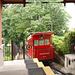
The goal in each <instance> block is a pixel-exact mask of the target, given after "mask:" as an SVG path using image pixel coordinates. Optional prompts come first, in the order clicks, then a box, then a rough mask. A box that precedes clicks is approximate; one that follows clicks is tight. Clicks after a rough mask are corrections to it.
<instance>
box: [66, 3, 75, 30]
mask: <svg viewBox="0 0 75 75" xmlns="http://www.w3.org/2000/svg"><path fill="white" fill-rule="evenodd" d="M65 10H66V11H67V12H68V13H69V14H70V15H71V17H72V18H71V19H70V20H69V21H70V22H69V29H70V30H71V29H72V28H75V4H74V3H67V4H66V8H65Z"/></svg>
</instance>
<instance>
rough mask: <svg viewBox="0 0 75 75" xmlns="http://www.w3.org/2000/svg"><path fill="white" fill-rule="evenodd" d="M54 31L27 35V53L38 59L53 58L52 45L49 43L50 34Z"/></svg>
mask: <svg viewBox="0 0 75 75" xmlns="http://www.w3.org/2000/svg"><path fill="white" fill-rule="evenodd" d="M52 34H55V32H37V33H34V34H33V35H30V36H29V37H28V45H27V49H28V55H29V56H30V57H32V58H38V60H51V59H54V47H53V46H52V45H51V35H52Z"/></svg>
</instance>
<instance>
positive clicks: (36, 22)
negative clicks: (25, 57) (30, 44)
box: [2, 0, 70, 44]
mask: <svg viewBox="0 0 75 75" xmlns="http://www.w3.org/2000/svg"><path fill="white" fill-rule="evenodd" d="M36 1H38V2H39V1H40V0H36ZM44 1H52V0H44ZM55 1H59V0H55ZM69 18H70V16H69V14H68V13H67V12H66V11H65V10H64V7H63V5H62V4H57V3H55V4H53V3H49V4H41V3H32V4H27V5H26V7H25V8H23V6H22V5H5V8H4V7H3V10H2V36H3V37H4V38H5V39H6V42H9V40H13V41H15V42H16V43H17V44H18V43H20V42H21V41H22V40H23V39H24V38H25V37H27V36H28V34H27V32H39V31H41V32H42V31H48V30H50V29H51V26H50V25H51V22H53V31H54V32H55V33H56V34H58V33H60V32H61V31H62V30H63V29H64V30H66V31H67V30H68V28H67V22H68V20H69Z"/></svg>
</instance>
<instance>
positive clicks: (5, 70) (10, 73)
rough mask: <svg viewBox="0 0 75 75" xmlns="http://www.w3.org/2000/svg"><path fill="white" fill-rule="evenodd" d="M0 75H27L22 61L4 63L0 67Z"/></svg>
mask: <svg viewBox="0 0 75 75" xmlns="http://www.w3.org/2000/svg"><path fill="white" fill-rule="evenodd" d="M0 75H28V70H27V69H26V65H25V63H24V60H14V61H5V62H4V65H3V66H0Z"/></svg>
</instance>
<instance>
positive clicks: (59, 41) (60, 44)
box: [52, 35, 63, 55]
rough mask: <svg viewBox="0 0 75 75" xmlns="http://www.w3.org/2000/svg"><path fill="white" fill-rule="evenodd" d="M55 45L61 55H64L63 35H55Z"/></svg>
mask: <svg viewBox="0 0 75 75" xmlns="http://www.w3.org/2000/svg"><path fill="white" fill-rule="evenodd" d="M52 42H53V46H54V47H55V51H56V52H58V54H59V55H63V37H60V36H56V35H55V36H53V40H52Z"/></svg>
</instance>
